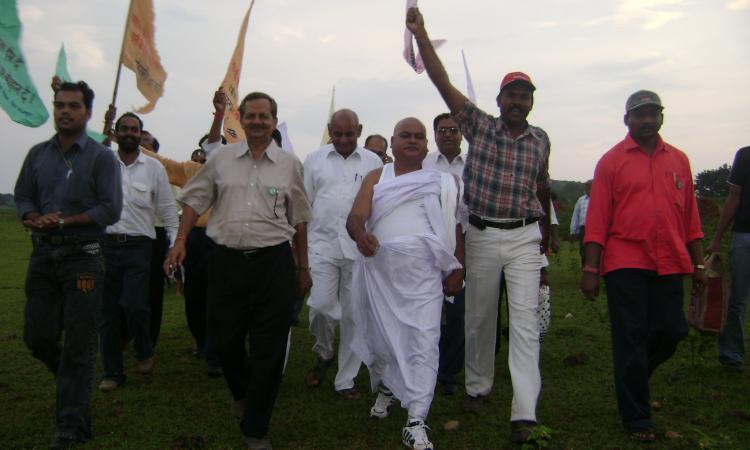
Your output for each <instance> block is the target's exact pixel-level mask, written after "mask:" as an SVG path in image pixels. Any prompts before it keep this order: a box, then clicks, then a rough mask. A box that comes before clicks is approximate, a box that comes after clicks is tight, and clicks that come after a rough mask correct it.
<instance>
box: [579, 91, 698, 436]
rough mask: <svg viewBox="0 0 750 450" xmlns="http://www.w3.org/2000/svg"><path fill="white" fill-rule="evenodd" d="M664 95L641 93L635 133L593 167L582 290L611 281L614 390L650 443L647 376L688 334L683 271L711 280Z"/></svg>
mask: <svg viewBox="0 0 750 450" xmlns="http://www.w3.org/2000/svg"><path fill="white" fill-rule="evenodd" d="M663 109H664V108H663V107H662V104H661V99H660V98H659V96H658V95H656V93H654V92H651V91H638V92H635V93H634V94H632V95H631V96H630V97H628V100H627V102H626V104H625V118H624V121H625V125H626V126H627V127H628V134H627V136H625V139H623V140H622V141H620V142H619V143H618V144H617V145H615V146H614V147H612V149H611V150H609V151H608V152H607V153H605V154H604V156H602V158H601V159H600V160H599V162H598V163H597V165H596V170H595V172H594V181H593V184H592V186H591V199H590V200H589V207H588V213H587V214H586V237H585V239H584V242H585V262H584V266H583V276H582V278H581V291H582V292H583V295H584V296H585V297H586V298H589V299H592V300H593V299H595V298H596V296H597V294H598V292H599V277H600V275H601V276H603V277H604V281H605V284H606V287H607V303H608V305H609V318H610V325H611V329H612V357H613V359H614V378H615V380H614V381H615V393H616V395H617V405H618V409H619V412H620V419H621V420H622V423H623V425H624V427H625V430H626V431H627V432H628V434H629V435H630V437H631V438H632V439H634V440H636V441H640V442H653V441H655V440H656V435H655V434H654V428H653V420H652V418H651V404H650V399H649V378H650V377H651V375H652V374H653V373H654V370H656V368H657V367H659V366H660V365H661V364H662V363H663V362H665V361H667V360H668V359H669V358H670V357H671V356H672V355H673V354H674V352H675V350H676V349H677V344H678V343H679V342H680V341H681V340H682V339H684V338H685V337H686V336H687V333H688V329H687V322H686V321H685V314H684V312H683V304H682V303H683V292H682V291H683V288H682V286H683V275H684V274H692V277H693V291H694V292H701V291H702V290H703V288H704V286H705V283H706V273H705V270H704V268H703V266H702V264H703V255H702V250H701V238H702V237H703V232H702V231H701V224H700V219H699V217H698V207H697V204H696V201H695V191H694V189H693V175H692V173H691V172H690V163H689V161H688V158H687V156H685V154H684V153H682V152H681V151H680V150H678V149H676V148H675V147H672V146H671V145H669V144H667V143H666V142H664V141H663V140H662V138H661V136H660V135H659V129H660V128H661V125H662V123H663V121H664V115H663V113H662V110H663Z"/></svg>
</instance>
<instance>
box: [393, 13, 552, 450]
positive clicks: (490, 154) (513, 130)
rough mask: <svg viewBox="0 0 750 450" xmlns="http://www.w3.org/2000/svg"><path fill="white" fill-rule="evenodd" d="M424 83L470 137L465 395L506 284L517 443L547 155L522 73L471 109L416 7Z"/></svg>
mask: <svg viewBox="0 0 750 450" xmlns="http://www.w3.org/2000/svg"><path fill="white" fill-rule="evenodd" d="M406 27H407V28H408V30H409V31H411V32H412V33H413V34H414V38H415V40H416V42H417V46H418V47H419V52H420V54H421V55H422V58H423V60H424V66H425V69H426V71H427V74H428V75H429V77H430V80H431V81H432V83H433V84H434V85H435V87H436V88H437V90H438V93H439V94H440V95H441V97H442V98H443V100H444V101H445V103H446V105H447V106H448V109H449V110H450V112H451V114H452V115H453V120H454V121H455V122H456V124H457V125H458V128H459V129H460V130H461V133H462V134H463V135H464V137H466V140H467V141H468V142H469V150H468V153H467V157H466V165H465V166H464V185H465V191H464V201H465V203H466V204H467V205H468V209H469V224H470V226H469V228H468V230H467V231H466V317H465V320H466V327H465V328H466V364H465V374H464V377H465V384H466V394H467V396H466V398H465V401H464V409H465V410H466V411H469V412H473V413H475V414H479V413H480V412H481V411H482V409H483V407H484V403H485V399H486V398H487V396H488V395H489V394H490V392H491V390H492V386H493V383H494V378H495V359H494V357H493V354H494V351H495V336H496V328H497V315H498V301H497V300H498V297H499V290H500V279H501V276H502V275H503V274H505V280H506V283H507V287H508V304H509V313H510V317H509V318H508V323H509V327H510V331H509V333H510V334H509V336H510V344H509V351H508V367H509V370H510V377H511V383H512V385H513V399H512V402H511V412H510V427H511V441H512V442H514V443H518V444H521V443H524V442H526V441H527V440H528V439H529V437H530V436H531V434H532V432H533V431H534V427H535V426H536V424H537V416H536V408H537V403H538V400H539V394H540V392H541V388H542V378H541V374H540V373H539V325H538V320H537V306H538V304H539V295H538V294H539V269H540V267H541V255H540V253H545V252H546V251H547V247H548V242H549V217H550V213H549V205H550V200H549V192H550V178H549V170H548V165H549V154H550V140H549V137H548V136H547V133H546V132H545V131H544V130H543V129H541V128H539V127H535V126H532V125H529V122H528V121H527V120H526V119H527V117H528V115H529V113H530V112H531V109H532V108H533V106H534V92H535V91H536V87H535V86H534V84H533V83H532V82H531V78H530V77H529V76H528V75H526V74H525V73H522V72H510V73H508V74H506V75H505V76H504V77H503V78H502V80H501V81H500V89H499V92H498V94H497V97H496V99H495V100H496V103H497V106H498V107H499V108H500V117H493V116H491V115H490V114H487V113H486V112H484V111H482V110H480V109H479V108H478V107H477V106H476V105H475V104H474V103H472V102H471V101H469V100H468V99H467V98H466V96H464V95H463V94H462V93H461V92H459V91H458V89H456V88H455V87H454V86H453V85H452V84H451V82H450V79H449V77H448V74H447V72H446V71H445V67H443V64H442V63H441V62H440V59H439V58H438V56H437V53H435V49H434V48H433V46H432V43H431V41H430V39H429V36H428V34H427V30H426V29H425V25H424V19H423V17H422V14H421V13H420V12H419V9H417V8H409V9H408V11H407V13H406Z"/></svg>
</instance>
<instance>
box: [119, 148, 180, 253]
mask: <svg viewBox="0 0 750 450" xmlns="http://www.w3.org/2000/svg"><path fill="white" fill-rule="evenodd" d="M114 153H115V157H117V153H116V152H114ZM117 162H118V163H119V164H120V173H121V174H122V192H123V202H122V215H121V216H120V220H119V221H118V222H117V223H116V224H114V225H110V226H108V227H107V233H110V234H128V235H132V236H148V237H150V238H151V239H156V232H155V231H154V214H156V215H157V216H159V218H160V219H161V220H162V221H163V222H164V226H165V228H166V229H167V236H168V237H169V241H170V242H174V239H175V237H176V236H177V227H178V226H179V220H178V218H177V205H176V204H175V201H174V197H172V191H171V190H170V189H169V182H168V181H167V173H166V172H165V171H164V167H162V165H161V164H160V163H159V161H157V160H155V159H154V158H150V157H148V156H146V155H144V154H143V153H140V152H139V153H138V156H137V157H136V159H135V161H133V163H132V164H131V165H129V166H126V165H125V163H123V162H122V160H121V159H120V158H119V157H117Z"/></svg>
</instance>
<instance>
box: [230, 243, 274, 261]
mask: <svg viewBox="0 0 750 450" xmlns="http://www.w3.org/2000/svg"><path fill="white" fill-rule="evenodd" d="M288 245H289V243H288V242H282V243H281V244H277V245H272V246H270V247H258V248H248V249H245V250H242V249H238V248H231V247H227V246H226V245H217V247H218V248H220V249H221V250H223V251H225V252H227V253H232V254H234V255H241V256H244V257H245V258H254V257H256V256H261V255H263V254H265V253H268V252H269V251H272V250H276V249H279V248H281V247H284V246H288Z"/></svg>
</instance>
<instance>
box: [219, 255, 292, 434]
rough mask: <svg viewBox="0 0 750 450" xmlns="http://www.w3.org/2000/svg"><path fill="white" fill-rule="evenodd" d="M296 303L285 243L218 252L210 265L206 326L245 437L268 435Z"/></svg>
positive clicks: (290, 266) (290, 256)
mask: <svg viewBox="0 0 750 450" xmlns="http://www.w3.org/2000/svg"><path fill="white" fill-rule="evenodd" d="M295 299H296V283H295V266H294V261H293V259H292V251H291V248H290V247H289V244H288V243H287V242H284V243H282V244H279V245H276V246H273V247H266V248H264V249H261V250H259V251H257V252H255V253H252V254H246V253H243V252H239V251H236V250H232V249H229V248H227V247H224V246H221V245H217V246H216V248H215V250H214V252H213V257H212V258H211V263H210V265H209V277H208V322H209V327H210V329H211V339H212V346H213V348H214V349H215V350H216V352H217V353H218V356H219V360H220V361H221V366H222V369H223V370H224V377H225V378H226V380H227V384H228V385H229V389H230V390H231V391H232V396H233V397H234V399H235V400H240V399H245V414H244V420H243V423H242V432H243V434H245V436H249V437H255V438H263V437H264V436H265V435H266V434H267V433H268V424H269V422H270V420H271V413H272V412H273V406H274V403H275V402H276V396H277V394H278V391H279V385H280V384H281V374H282V370H283V368H284V355H285V353H286V343H287V336H288V334H289V327H290V325H291V318H292V309H293V305H294V302H295ZM246 344H247V347H246Z"/></svg>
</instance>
